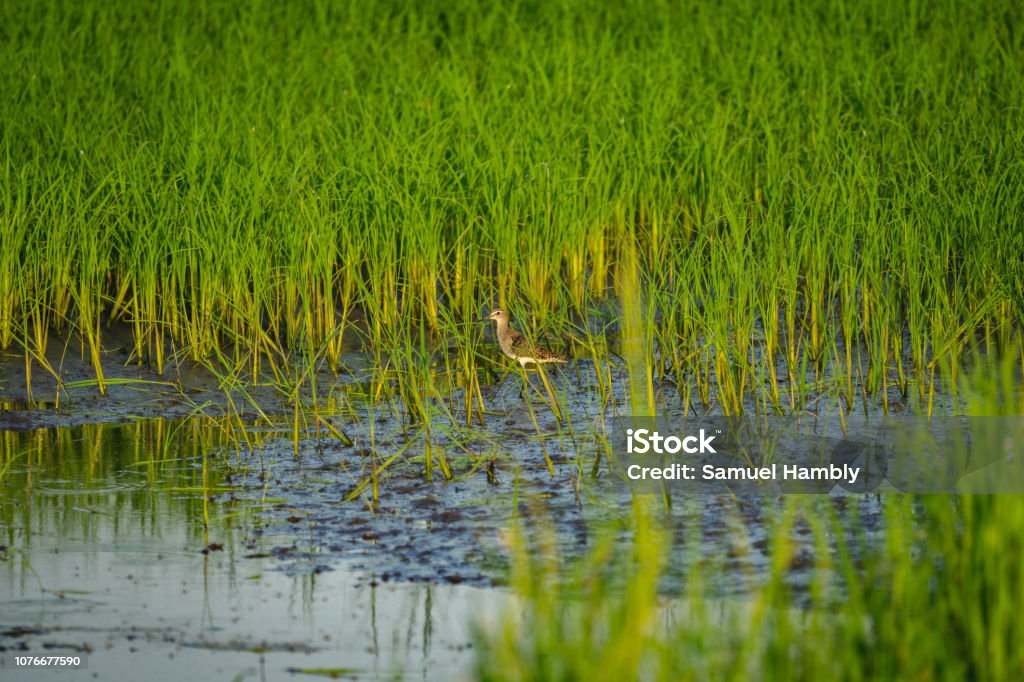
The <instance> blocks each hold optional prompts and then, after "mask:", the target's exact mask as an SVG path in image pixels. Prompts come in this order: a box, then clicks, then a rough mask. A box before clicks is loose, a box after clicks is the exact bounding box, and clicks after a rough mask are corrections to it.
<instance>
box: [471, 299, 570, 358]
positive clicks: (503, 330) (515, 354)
mask: <svg viewBox="0 0 1024 682" xmlns="http://www.w3.org/2000/svg"><path fill="white" fill-rule="evenodd" d="M488 320H494V321H495V322H496V323H497V325H498V327H497V332H498V344H499V345H500V346H501V350H502V352H504V353H505V355H507V356H509V357H510V358H512V359H513V360H518V361H519V364H520V365H522V366H523V367H526V365H527V364H529V363H533V364H537V365H539V364H541V363H544V362H567V361H568V360H569V358H567V357H565V356H564V355H560V354H558V353H554V352H552V351H549V350H547V349H546V348H541V347H540V346H537V345H534V344H532V343H530V341H528V340H527V338H526V337H525V336H523V335H522V334H520V333H519V332H517V331H516V330H515V329H513V328H512V325H510V324H509V316H508V313H507V312H505V310H504V309H503V308H495V309H494V311H493V312H492V313H491V314H490V315H488V316H487V317H485V318H484V319H482V320H480V321H481V322H487V321H488Z"/></svg>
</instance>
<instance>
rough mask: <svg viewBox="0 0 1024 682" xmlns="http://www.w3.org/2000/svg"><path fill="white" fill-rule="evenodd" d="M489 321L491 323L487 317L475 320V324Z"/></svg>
mask: <svg viewBox="0 0 1024 682" xmlns="http://www.w3.org/2000/svg"><path fill="white" fill-rule="evenodd" d="M490 321H491V318H489V317H485V318H483V319H480V320H477V322H490Z"/></svg>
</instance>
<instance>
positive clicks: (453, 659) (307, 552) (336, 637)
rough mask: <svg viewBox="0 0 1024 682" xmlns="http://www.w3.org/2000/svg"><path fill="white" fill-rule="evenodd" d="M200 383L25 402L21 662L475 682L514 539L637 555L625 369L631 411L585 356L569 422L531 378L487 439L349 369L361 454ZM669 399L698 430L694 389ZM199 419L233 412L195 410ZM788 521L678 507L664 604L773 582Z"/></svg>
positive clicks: (7, 624) (18, 420)
mask: <svg viewBox="0 0 1024 682" xmlns="http://www.w3.org/2000/svg"><path fill="white" fill-rule="evenodd" d="M69 371H72V373H73V371H79V373H81V374H83V375H84V374H86V373H87V372H88V368H85V367H79V368H78V370H69ZM193 373H194V374H196V375H197V376H190V378H189V381H190V382H191V384H194V385H195V388H192V389H189V390H185V391H182V390H179V389H170V388H168V387H167V386H164V385H161V384H141V383H135V382H136V381H137V380H139V379H143V380H146V381H148V380H149V378H148V375H146V374H145V371H144V370H138V371H136V370H133V369H130V368H128V369H124V370H123V374H124V376H123V377H121V378H123V379H128V380H129V381H128V382H126V383H121V384H113V385H112V386H111V387H110V392H109V394H108V395H107V396H103V397H99V396H97V395H96V393H95V389H94V388H92V389H89V388H77V389H74V390H73V391H71V392H70V393H69V394H67V395H65V396H63V398H62V401H63V402H62V404H61V405H60V406H59V407H57V406H56V405H51V404H42V405H41V404H26V402H25V400H24V398H25V396H23V395H22V402H21V403H18V404H15V403H10V404H9V405H6V406H5V407H6V408H7V409H6V411H5V412H4V413H2V414H0V454H2V458H0V471H2V472H3V473H2V474H0V476H2V482H0V490H2V493H3V496H2V502H0V533H2V534H0V537H2V540H0V544H2V545H3V546H4V550H3V554H2V561H0V648H2V649H3V651H0V654H2V655H6V656H9V655H12V654H15V653H17V652H19V651H25V650H27V651H30V652H32V653H39V652H47V653H50V652H57V651H68V650H71V651H78V652H81V653H85V654H87V655H88V669H89V671H90V672H91V673H96V674H97V677H98V679H107V678H110V677H113V676H114V675H126V676H128V677H132V676H134V672H135V671H137V670H138V669H139V666H146V671H147V675H148V676H153V677H157V678H161V677H162V678H165V679H181V678H182V677H186V676H188V677H194V676H198V675H202V676H203V677H222V678H227V677H230V678H233V679H235V678H237V679H281V678H284V677H285V676H288V677H289V678H290V677H291V673H290V672H289V670H292V669H304V670H313V669H326V670H331V671H334V672H342V671H343V672H344V673H345V676H346V677H352V678H355V679H378V678H390V677H391V676H393V675H395V674H399V675H400V676H404V677H406V678H410V679H445V680H447V679H453V678H458V677H465V676H468V675H469V673H470V666H471V663H472V655H473V652H472V647H471V630H470V628H471V626H472V624H473V623H474V622H479V621H487V620H488V619H490V618H492V617H494V616H495V615H496V614H497V613H498V612H499V611H501V610H502V609H503V608H504V607H506V606H507V605H508V604H509V603H510V599H511V597H509V592H508V591H507V589H506V588H504V587H503V586H504V585H505V584H506V583H507V582H508V579H509V572H508V566H509V563H510V550H509V546H510V533H511V532H512V529H513V528H514V527H519V528H522V529H525V531H526V533H527V536H528V537H529V538H530V539H531V540H530V541H532V539H535V536H536V535H537V534H542V533H545V532H550V534H551V536H552V537H554V539H555V546H556V547H557V551H558V552H559V554H560V555H561V556H563V557H568V558H573V557H577V556H582V555H583V554H584V553H585V552H586V551H587V549H588V548H589V547H590V546H592V543H593V538H594V536H595V534H596V533H601V532H612V533H615V534H617V536H618V539H619V541H620V542H622V543H623V545H625V544H627V543H628V542H629V537H630V536H629V530H628V520H629V517H630V513H631V499H632V495H631V492H630V490H629V489H628V488H626V487H624V486H623V485H621V483H620V482H617V481H615V480H614V479H613V478H612V477H609V476H607V475H606V471H605V467H604V466H603V465H601V463H600V461H599V460H598V455H599V453H600V452H601V451H602V449H603V447H602V446H601V444H600V438H601V437H602V434H603V433H605V431H606V421H607V420H608V419H609V418H610V417H611V416H613V415H614V414H615V413H617V412H623V411H625V409H624V407H623V405H622V401H623V400H624V396H627V395H628V391H627V386H628V383H627V381H628V379H627V377H626V374H625V371H624V370H622V369H619V370H617V371H615V372H613V373H612V375H611V378H612V380H613V385H612V392H613V394H614V396H617V398H616V399H613V400H612V401H610V402H605V401H602V399H601V398H600V391H598V389H597V387H596V376H595V374H594V372H593V368H592V367H591V366H589V365H588V363H587V362H585V361H578V362H576V363H574V365H573V366H571V368H570V369H568V370H566V371H559V372H554V373H552V374H551V380H552V384H553V386H554V389H555V391H556V392H557V393H558V394H559V400H560V402H561V403H562V404H563V405H564V407H565V409H566V413H567V416H568V418H569V424H568V425H564V424H560V423H559V422H558V421H557V420H556V419H555V417H554V415H552V414H551V412H550V411H549V410H547V409H546V408H544V406H543V404H542V403H541V402H540V401H539V400H537V399H532V400H531V401H530V402H527V401H526V400H524V399H523V398H522V397H520V395H519V389H518V386H517V383H516V382H518V381H520V379H519V377H516V376H513V377H510V378H509V380H508V381H507V382H506V383H505V384H504V385H502V386H500V387H494V386H492V387H487V390H486V391H485V395H484V398H485V401H486V408H487V414H486V420H485V423H483V424H479V423H474V424H473V425H472V426H465V425H460V424H459V423H458V422H459V421H462V422H463V423H464V415H463V416H461V417H460V416H459V415H458V414H457V412H456V413H454V415H453V416H455V417H456V423H453V422H452V421H451V420H450V419H446V418H445V417H444V415H445V414H446V410H449V409H450V406H442V405H434V408H435V409H436V410H437V415H438V418H437V419H435V420H433V421H431V422H430V424H429V425H424V424H418V425H410V424H409V421H408V419H407V418H406V417H407V415H405V413H404V411H403V409H402V408H401V406H400V405H399V404H398V403H397V402H396V401H392V400H390V399H385V400H382V401H378V402H376V403H374V402H371V401H370V400H368V399H367V397H366V396H365V393H366V391H364V390H363V388H362V385H361V384H360V383H359V377H358V376H352V375H350V376H343V377H337V378H333V379H332V378H331V377H326V376H325V377H323V378H322V381H321V382H320V385H321V386H326V387H328V389H327V393H326V395H324V396H321V399H320V406H319V409H320V414H321V415H322V416H325V417H326V419H328V420H329V421H330V422H331V423H333V424H335V425H336V426H337V427H338V428H339V429H342V430H344V431H345V433H346V434H347V435H348V436H349V437H351V438H352V439H353V441H354V444H352V445H348V444H346V443H343V442H342V441H340V440H339V439H338V438H336V437H335V436H334V435H332V434H331V433H330V431H329V430H328V429H326V428H321V426H319V425H318V423H317V422H316V420H314V419H309V418H308V415H302V421H301V423H300V428H299V432H298V439H297V440H296V438H295V430H294V426H295V423H294V421H293V415H290V414H289V411H288V409H287V405H286V404H284V403H283V401H282V400H281V399H280V397H279V396H275V395H274V392H273V391H272V390H267V389H254V390H253V391H252V396H254V397H255V398H256V399H257V400H258V401H259V402H260V405H261V408H262V409H264V410H266V412H267V414H269V415H270V416H271V418H272V423H269V424H268V423H266V422H265V421H262V420H261V421H260V422H256V421H255V420H254V419H253V417H254V415H253V414H252V413H251V411H249V412H243V413H234V414H232V413H230V412H225V407H226V405H227V401H226V400H225V397H224V396H225V395H226V394H225V392H224V391H223V390H221V389H220V388H218V386H217V385H216V382H215V381H213V380H212V379H211V378H210V377H205V379H204V378H203V377H202V376H200V375H201V372H200V371H198V370H195V371H193ZM7 376H9V377H13V378H11V382H10V386H9V391H8V395H9V396H10V398H11V399H12V400H17V399H18V391H19V390H20V385H19V384H18V381H19V380H18V379H17V377H16V376H14V375H11V374H8V375H7ZM35 385H36V386H37V387H39V386H45V384H44V383H43V382H42V381H37V382H36V384H35ZM51 388H52V387H51ZM527 393H529V391H528V390H527ZM3 397H4V396H2V395H0V398H3ZM38 397H39V393H38V392H37V394H36V395H35V398H36V399H38ZM657 399H658V400H659V403H660V404H661V405H662V407H663V408H664V410H665V412H666V413H669V414H673V413H674V414H676V415H679V414H681V411H682V407H681V405H680V400H679V397H678V393H677V391H676V390H675V387H674V386H673V385H671V384H670V383H665V384H661V385H659V386H658V387H657ZM462 402H463V401H462V397H461V396H453V398H452V401H451V405H456V406H457V405H459V404H461V403H462ZM197 406H203V407H204V409H203V410H199V411H198V413H200V414H206V415H221V416H188V415H190V414H195V413H197V410H196V408H197ZM225 414H226V416H225ZM111 422H116V423H111ZM426 427H429V428H426ZM428 452H429V453H430V454H431V461H432V465H433V470H432V480H429V481H428V480H427V478H426V475H425V473H426V464H427V460H426V454H427V453H428ZM442 455H443V456H444V457H445V461H446V462H447V464H448V466H449V467H450V470H451V473H452V478H451V480H445V479H444V476H443V475H442V472H441V466H440V456H442ZM3 467H6V469H3ZM374 479H375V480H376V488H377V491H376V497H375V494H374V492H373V485H372V484H371V482H372V481H373V480H374ZM817 502H818V503H820V504H821V505H822V506H823V508H825V507H827V508H829V509H830V510H842V511H843V513H845V514H846V515H847V518H850V519H852V521H853V522H852V524H851V532H852V530H853V529H857V530H860V531H867V534H868V535H869V536H873V535H876V534H877V533H878V532H880V530H879V529H880V527H881V518H880V505H879V504H878V503H877V499H876V498H875V497H874V496H863V495H861V496H850V495H842V494H838V495H836V496H831V497H830V496H822V497H821V498H820V499H819V500H817ZM657 504H658V505H661V502H660V501H659V502H658V503H657ZM656 506H657V505H656ZM781 508H782V502H781V500H780V499H779V498H778V497H773V496H766V495H747V496H744V495H736V494H732V493H731V492H730V491H728V490H723V491H722V493H721V494H714V495H700V496H686V495H682V496H677V497H676V498H675V499H673V500H672V504H671V507H668V508H666V507H665V506H664V505H661V511H660V514H661V516H662V518H663V519H664V520H665V521H666V522H667V523H668V525H669V527H670V528H671V529H672V532H673V535H674V537H675V539H676V540H677V545H678V549H676V550H674V553H673V555H672V558H671V563H670V570H669V572H668V576H667V578H666V582H665V584H664V586H663V590H664V592H665V593H666V594H668V595H672V594H678V593H680V591H681V590H682V589H683V587H684V586H685V582H686V576H687V574H688V572H689V571H690V570H691V569H692V567H693V566H694V565H696V564H698V563H699V564H700V565H701V566H702V567H704V568H705V569H706V570H705V571H704V573H705V581H706V582H707V583H708V585H707V589H708V591H709V592H708V593H709V594H711V595H717V596H719V597H722V598H726V599H739V600H742V599H743V598H744V595H746V594H747V593H749V591H750V590H751V589H753V588H755V587H756V586H757V585H758V584H760V582H761V581H762V580H763V579H764V577H765V574H766V568H767V565H768V557H769V551H770V539H771V536H772V532H773V527H774V525H775V521H776V520H777V518H778V514H779V511H780V510H781ZM792 540H793V541H794V542H795V543H796V550H795V552H794V559H793V562H792V566H791V568H790V571H789V573H788V574H787V581H788V582H790V583H791V584H793V585H794V586H796V587H797V588H798V589H799V588H800V586H801V585H802V584H805V583H806V580H807V577H808V575H809V568H808V567H809V566H810V565H811V564H812V563H813V556H812V554H813V552H812V545H813V542H814V540H813V538H812V537H811V531H810V529H809V528H808V527H807V526H806V525H801V524H797V526H796V527H795V528H794V530H793V536H792ZM39 672H40V671H32V672H25V671H20V672H19V671H13V670H12V669H10V668H7V669H4V671H3V675H4V676H6V675H8V674H11V675H19V676H28V675H33V676H36V677H38V675H39ZM49 674H51V675H53V676H55V677H56V676H60V675H61V673H58V672H53V671H51V672H50V673H49Z"/></svg>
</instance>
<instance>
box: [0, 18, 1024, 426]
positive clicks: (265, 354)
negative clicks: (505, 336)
mask: <svg viewBox="0 0 1024 682" xmlns="http://www.w3.org/2000/svg"><path fill="white" fill-rule="evenodd" d="M1020 21H1021V10H1020V8H1019V7H1018V6H1017V4H1016V3H1011V2H1004V3H1000V2H984V3H966V2H962V3H961V2H948V3H935V4H927V3H921V4H918V3H912V4H905V5H901V6H899V7H896V8H894V7H892V6H890V5H889V4H888V3H876V4H870V3H859V4H858V3H854V4H852V5H847V4H844V3H839V2H836V3H805V4H797V5H796V6H793V5H790V4H788V3H753V2H746V1H737V2H727V3H724V4H722V5H718V6H716V5H713V4H705V3H684V4H681V5H674V4H668V3H656V2H650V3H645V2H632V3H624V4H621V5H617V6H606V3H593V4H589V5H588V4H582V3H580V4H554V3H536V4H531V3H508V4H499V5H497V6H494V7H491V8H489V9H481V8H479V7H477V6H476V4H475V3H461V4H457V5H455V6H450V5H449V4H448V3H437V4H433V5H432V4H422V3H420V4H417V5H416V6H411V5H410V6H405V5H404V4H402V3H396V4H388V3H369V4H364V3H352V4H350V5H344V4H341V3H327V2H324V3H316V2H295V3H287V4H286V5H285V6H278V5H277V4H276V3H260V2H255V3H252V4H250V5H248V6H246V7H244V8H243V7H241V6H238V5H236V4H235V3H228V2H195V3H137V2H129V3H121V4H118V5H116V6H115V5H108V4H107V3H99V2H20V1H14V2H7V3H4V5H3V8H2V9H0V53H2V56H3V59H2V61H0V121H2V123H0V126H2V127H0V131H2V133H0V221H2V222H0V240H2V241H0V346H3V347H5V348H6V347H10V346H11V345H12V344H13V345H15V346H18V345H21V346H24V347H25V349H26V353H27V354H28V355H30V356H31V357H36V358H38V357H40V356H41V355H42V351H43V350H44V347H45V344H46V342H47V341H46V334H45V332H46V331H47V330H56V331H58V332H68V331H70V332H72V333H73V335H74V337H75V338H76V339H77V338H81V339H82V347H83V352H84V353H86V354H87V356H91V357H92V358H93V359H94V362H95V365H96V371H97V374H98V378H101V377H102V364H103V361H102V359H101V353H100V349H101V347H102V342H103V339H102V336H103V331H104V327H105V326H106V325H107V324H108V322H109V321H110V320H124V321H126V322H128V323H129V324H131V325H132V327H133V333H134V344H135V348H134V351H135V359H137V360H139V361H142V362H145V363H151V364H153V365H155V366H157V367H158V368H159V367H162V366H164V364H165V363H166V361H167V358H168V357H169V355H170V354H171V353H172V352H175V353H178V354H180V355H182V356H184V357H190V358H193V359H215V360H217V359H218V358H217V356H218V354H219V353H220V352H221V351H224V349H228V348H230V352H229V357H225V358H220V360H223V361H224V362H225V363H226V364H229V365H230V364H233V363H248V365H249V366H251V367H254V368H257V369H259V368H262V367H264V366H265V365H264V363H265V362H266V361H267V360H268V359H270V360H271V361H272V362H273V363H275V364H279V363H282V362H287V358H288V357H291V356H294V355H295V354H296V353H306V354H309V353H313V354H316V356H317V357H322V358H326V359H328V360H329V361H331V362H333V363H337V362H338V358H339V355H340V349H341V343H342V339H343V338H344V337H345V335H346V333H348V332H357V331H358V332H359V333H361V334H364V335H365V336H366V341H367V342H368V345H369V346H370V347H372V348H375V349H378V350H379V349H382V348H383V349H393V350H397V349H400V348H401V347H402V346H403V345H408V343H409V342H410V340H418V339H419V337H420V330H421V329H426V330H428V331H429V332H430V335H431V338H432V339H434V340H437V339H458V340H464V339H466V338H467V336H468V334H467V328H466V327H465V326H463V325H462V324H461V323H462V322H463V321H466V320H470V319H473V318H475V317H478V316H479V314H480V312H481V311H482V310H484V309H485V308H486V307H487V306H489V305H492V304H495V303H498V302H501V303H502V304H504V305H507V306H509V307H511V308H512V309H513V311H514V312H515V313H518V314H519V317H520V319H523V318H524V316H525V317H527V318H528V319H529V321H530V322H534V323H537V324H541V325H544V326H545V328H547V329H550V330H552V331H553V332H554V333H563V334H570V331H571V328H570V327H569V326H568V325H569V323H570V322H572V321H578V320H580V319H584V318H586V317H588V316H589V315H591V314H592V313H593V311H594V310H595V308H596V307H597V306H598V305H599V304H600V303H601V302H603V301H606V300H607V299H609V298H617V297H621V296H622V292H621V291H617V287H616V283H617V282H619V283H621V281H622V279H626V280H629V281H632V282H634V285H636V282H637V278H635V277H634V278H632V279H630V278H618V277H617V273H618V272H619V271H620V270H621V269H622V268H621V265H622V264H623V263H628V264H632V263H637V264H638V266H639V273H640V274H639V282H640V286H641V287H642V292H641V293H640V294H639V295H638V298H637V300H642V301H643V304H644V306H645V307H644V312H645V314H648V315H647V317H648V318H650V319H649V320H648V324H649V325H650V326H651V329H650V330H649V332H648V333H649V335H650V336H651V337H652V339H653V340H656V341H657V342H658V347H659V348H660V349H661V352H660V353H659V360H660V362H662V363H663V365H664V367H663V369H664V372H665V373H666V374H679V375H682V374H683V373H684V372H692V373H693V374H694V375H696V376H697V377H698V384H702V385H704V386H705V387H706V386H707V385H710V384H715V389H716V393H717V395H718V396H719V399H720V400H721V401H722V402H723V403H727V404H732V405H733V406H734V407H738V406H739V405H741V404H742V402H743V398H744V396H749V394H750V393H751V392H752V391H754V390H755V389H756V390H758V391H763V392H766V393H767V395H768V396H769V397H770V399H771V400H772V402H775V403H778V404H785V403H786V400H785V398H784V397H783V396H781V395H780V389H779V386H778V376H777V375H778V374H779V373H780V372H781V373H783V374H784V375H786V374H788V375H789V376H788V377H784V378H787V379H788V380H789V381H790V382H792V383H796V384H799V383H800V382H801V381H803V380H804V378H805V376H806V375H807V373H808V372H814V371H816V370H818V369H820V368H821V367H823V366H825V365H829V366H831V367H833V369H835V370H836V373H837V374H836V375H837V376H838V377H840V379H839V383H840V384H842V388H843V390H844V391H845V393H846V398H847V400H848V401H850V402H852V401H854V400H855V399H856V397H857V395H858V394H861V395H873V394H874V393H875V392H877V391H878V390H879V389H880V388H882V386H883V384H884V383H886V382H887V381H888V379H887V374H888V372H891V371H895V372H896V373H897V375H898V382H899V383H900V384H901V388H904V389H906V387H907V385H909V384H912V383H914V382H915V381H916V385H917V386H918V387H927V386H929V385H930V382H931V381H933V379H934V377H933V372H934V371H935V370H936V369H938V370H940V371H941V370H943V368H945V371H946V372H947V373H949V372H955V371H956V370H955V368H956V367H957V366H958V365H959V364H960V363H961V361H962V358H963V354H964V352H965V351H966V350H968V349H970V348H971V347H972V346H974V345H975V344H976V343H982V344H985V346H986V347H988V346H992V345H999V346H1001V347H1007V346H1014V345H1015V346H1017V347H1020V344H1021V341H1020V334H1019V323H1020V319H1021V316H1022V314H1024V284H1022V282H1024V266H1022V265H1021V253H1022V252H1024V230H1022V229H1021V225H1022V206H1024V172H1022V171H1024V167H1022V162H1024V156H1022V151H1024V114H1022V109H1021V104H1022V102H1024V79H1022V78H1021V76H1020V74H1021V73H1022V70H1024V49H1022V40H1024V38H1022V36H1021V31H1020V30H1019V27H1018V25H1019V24H1020ZM357 314H358V316H359V317H360V318H362V317H364V316H365V319H366V323H365V325H364V326H356V325H355V324H354V323H353V318H354V316H356V315H357ZM655 315H657V320H656V321H655V320H654V316H655ZM577 341H578V343H577V344H576V345H577V347H578V348H577V352H578V353H580V354H582V355H587V352H586V349H587V346H588V340H587V339H585V338H582V337H581V338H578V339H577ZM754 346H757V348H756V352H755V348H754ZM580 349H582V350H580ZM224 352H227V351H224ZM471 362H472V358H471V357H468V356H467V358H465V363H464V364H468V363H471ZM463 369H466V368H463ZM716 370H717V371H716ZM449 374H452V373H449ZM922 390H927V389H922ZM702 397H707V396H706V390H705V391H704V392H702ZM785 406H786V407H788V408H790V409H792V408H794V407H796V406H797V402H796V401H795V400H793V399H791V400H790V403H789V405H785Z"/></svg>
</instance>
